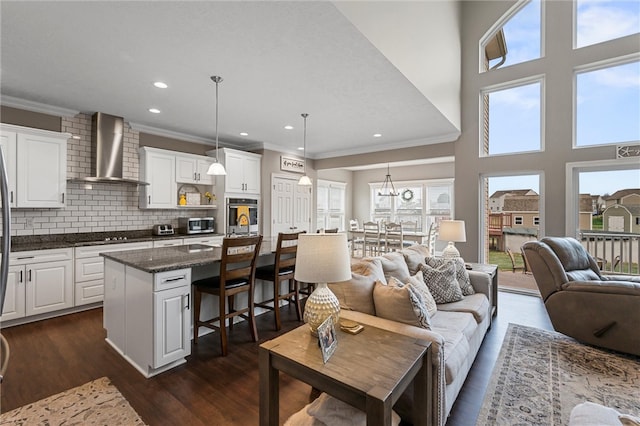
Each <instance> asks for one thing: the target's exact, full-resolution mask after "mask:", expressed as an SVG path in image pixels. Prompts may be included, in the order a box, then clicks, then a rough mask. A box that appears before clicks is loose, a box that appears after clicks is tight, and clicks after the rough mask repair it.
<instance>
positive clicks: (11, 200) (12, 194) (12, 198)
mask: <svg viewBox="0 0 640 426" xmlns="http://www.w3.org/2000/svg"><path fill="white" fill-rule="evenodd" d="M11 202H12V203H13V191H11Z"/></svg>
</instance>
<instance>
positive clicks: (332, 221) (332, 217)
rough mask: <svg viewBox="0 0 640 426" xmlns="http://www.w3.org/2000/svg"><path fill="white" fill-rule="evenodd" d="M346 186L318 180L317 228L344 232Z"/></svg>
mask: <svg viewBox="0 0 640 426" xmlns="http://www.w3.org/2000/svg"><path fill="white" fill-rule="evenodd" d="M346 188H347V184H346V183H343V182H332V181H327V180H320V179H319V180H318V181H317V185H316V190H317V216H316V224H317V226H318V228H322V229H331V228H338V230H340V231H343V230H345V229H346V228H345V217H346V200H345V193H346Z"/></svg>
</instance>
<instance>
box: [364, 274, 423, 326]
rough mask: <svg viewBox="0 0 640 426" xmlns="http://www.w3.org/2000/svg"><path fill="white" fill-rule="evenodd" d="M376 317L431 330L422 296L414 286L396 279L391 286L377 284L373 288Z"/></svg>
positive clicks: (392, 279)
mask: <svg viewBox="0 0 640 426" xmlns="http://www.w3.org/2000/svg"><path fill="white" fill-rule="evenodd" d="M373 302H374V304H375V309H376V316H378V317H380V318H386V319H388V320H393V321H398V322H401V323H404V324H409V325H413V326H416V327H422V328H427V329H428V328H430V327H431V324H430V322H429V313H428V312H427V307H426V306H425V304H424V301H423V300H422V296H420V294H419V293H418V292H417V291H416V290H415V288H414V287H413V284H411V283H409V284H403V283H402V282H400V281H398V280H396V279H395V278H393V277H392V278H390V279H389V284H388V285H384V284H380V282H377V283H376V284H375V287H374V288H373Z"/></svg>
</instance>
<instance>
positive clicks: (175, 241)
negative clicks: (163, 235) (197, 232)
mask: <svg viewBox="0 0 640 426" xmlns="http://www.w3.org/2000/svg"><path fill="white" fill-rule="evenodd" d="M181 245H182V238H172V239H170V240H156V241H154V242H153V248H160V247H173V246H181Z"/></svg>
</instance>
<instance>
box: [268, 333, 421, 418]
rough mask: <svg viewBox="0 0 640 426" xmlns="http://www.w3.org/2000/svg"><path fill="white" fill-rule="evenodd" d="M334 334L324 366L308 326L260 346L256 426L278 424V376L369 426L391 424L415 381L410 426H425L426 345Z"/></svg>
mask: <svg viewBox="0 0 640 426" xmlns="http://www.w3.org/2000/svg"><path fill="white" fill-rule="evenodd" d="M336 333H337V339H338V346H337V348H336V351H335V353H334V354H333V356H332V357H331V358H330V359H329V361H328V362H327V363H326V364H324V363H323V362H322V354H321V353H320V348H319V346H318V338H317V337H314V336H311V334H310V333H309V327H308V326H307V325H303V326H301V327H298V328H296V329H295V330H292V331H290V332H288V333H286V334H283V335H282V336H280V337H277V338H275V339H273V340H270V341H268V342H265V343H263V344H262V345H260V350H259V363H260V424H261V425H264V426H266V425H271V426H277V425H278V424H279V380H280V379H279V372H280V371H282V372H284V373H286V374H288V375H290V376H292V377H294V378H296V379H298V380H301V381H303V382H305V383H308V384H309V385H311V386H313V387H314V388H316V389H318V390H321V391H323V392H326V393H328V394H329V395H331V396H333V397H335V398H338V399H340V400H341V401H344V402H346V403H348V404H350V405H352V406H354V407H356V408H358V409H360V410H362V411H364V412H366V414H367V425H390V424H391V409H392V407H393V405H394V404H395V403H396V401H397V400H398V398H399V397H400V395H402V392H403V391H404V390H405V389H406V388H407V386H408V385H409V384H410V383H411V381H414V388H413V389H414V401H413V419H414V425H426V424H427V420H428V419H429V418H430V417H431V404H430V401H431V395H429V391H428V389H429V387H428V384H429V383H431V350H430V343H429V342H425V341H422V340H418V339H415V338H411V337H406V336H403V335H400V334H396V333H392V332H389V331H385V330H381V329H379V328H375V327H371V326H365V329H364V330H363V331H362V332H361V333H360V334H357V335H351V334H347V333H344V332H342V331H340V330H338V329H336Z"/></svg>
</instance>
